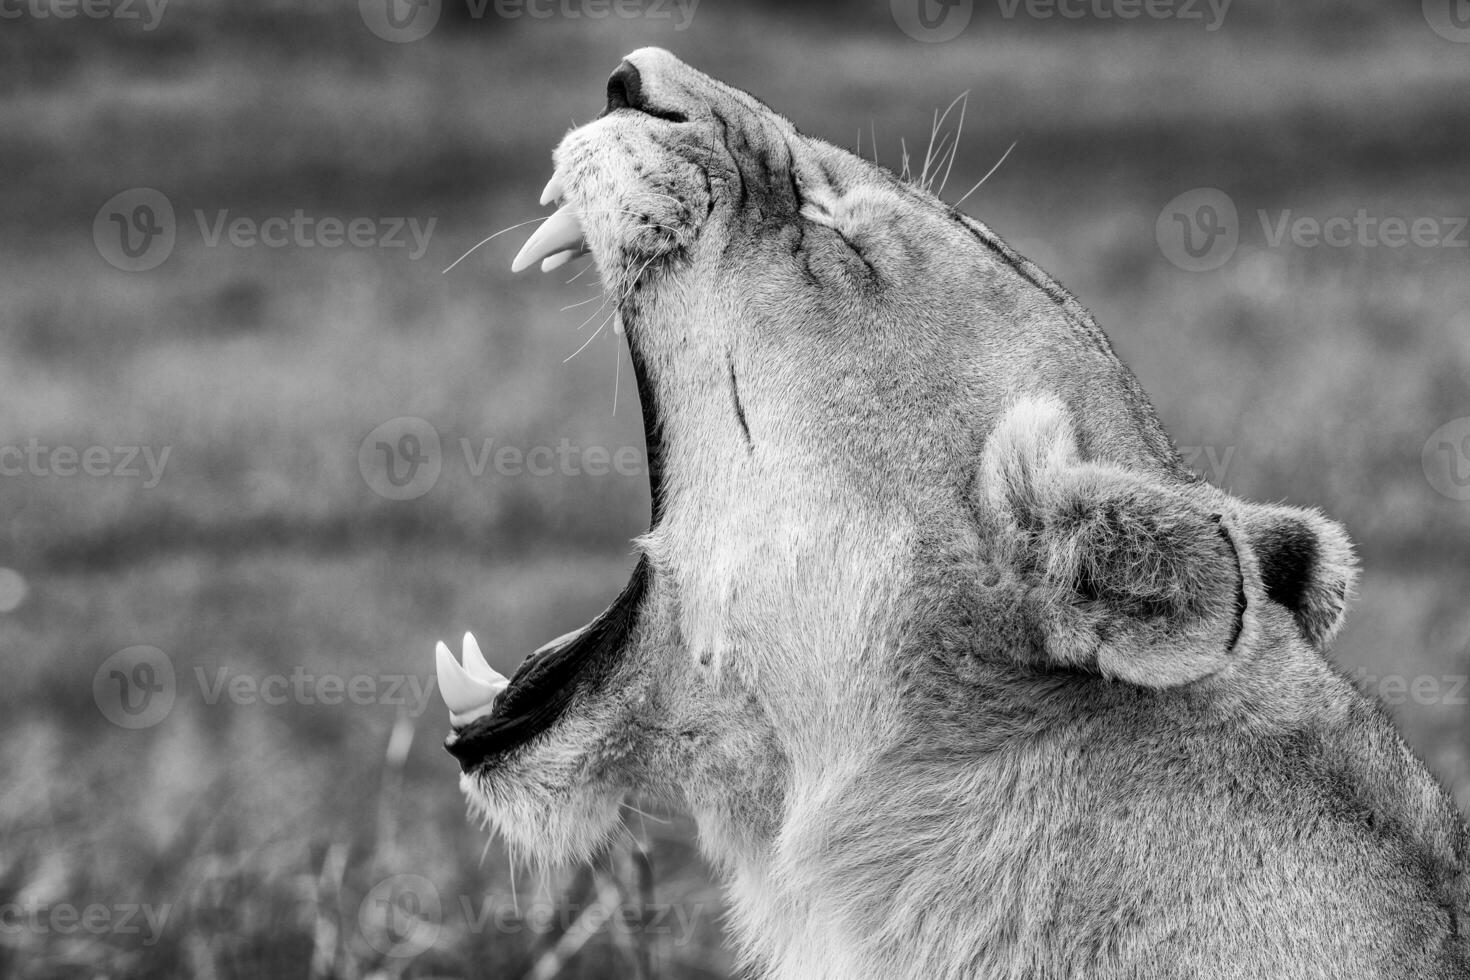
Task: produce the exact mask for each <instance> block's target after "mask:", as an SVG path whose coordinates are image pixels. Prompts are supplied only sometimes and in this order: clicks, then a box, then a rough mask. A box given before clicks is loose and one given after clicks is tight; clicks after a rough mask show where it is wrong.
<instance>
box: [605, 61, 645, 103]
mask: <svg viewBox="0 0 1470 980" xmlns="http://www.w3.org/2000/svg"><path fill="white" fill-rule="evenodd" d="M642 108H643V76H642V75H640V74H638V69H637V68H635V67H634V66H633V63H632V62H631V61H625V62H623V63H622V64H621V65H618V68H617V70H616V71H614V72H613V73H612V75H611V76H609V78H608V80H607V111H608V112H612V111H614V110H616V109H638V110H641V109H642Z"/></svg>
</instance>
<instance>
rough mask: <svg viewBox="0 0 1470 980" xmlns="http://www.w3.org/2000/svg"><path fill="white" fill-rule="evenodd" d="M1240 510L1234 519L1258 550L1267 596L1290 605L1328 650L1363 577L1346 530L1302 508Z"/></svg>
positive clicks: (1313, 639) (1312, 638) (1244, 505)
mask: <svg viewBox="0 0 1470 980" xmlns="http://www.w3.org/2000/svg"><path fill="white" fill-rule="evenodd" d="M1237 507H1238V510H1237V512H1236V515H1235V520H1236V523H1237V524H1238V525H1239V526H1240V528H1241V529H1242V532H1243V533H1244V535H1245V537H1246V540H1247V541H1248V542H1249V544H1250V548H1251V550H1252V551H1254V552H1255V555H1256V560H1257V562H1258V563H1259V565H1260V569H1261V585H1262V587H1263V589H1264V590H1265V594H1266V598H1268V599H1270V600H1271V601H1272V602H1276V603H1279V604H1280V605H1282V606H1285V607H1286V609H1287V610H1289V611H1290V612H1291V614H1292V616H1293V617H1295V619H1296V621H1297V625H1298V626H1300V627H1301V630H1302V633H1303V634H1304V635H1305V636H1306V638H1307V639H1308V641H1310V642H1311V644H1312V645H1313V646H1315V647H1316V648H1317V649H1319V650H1322V649H1325V648H1326V647H1327V645H1328V644H1329V643H1331V642H1332V638H1333V637H1334V636H1336V635H1337V632H1338V630H1339V629H1341V628H1342V623H1343V619H1344V618H1345V616H1346V613H1347V604H1348V600H1349V598H1350V597H1351V596H1352V592H1353V586H1354V585H1355V584H1356V582H1357V578H1358V561H1357V556H1356V555H1354V554H1353V545H1352V541H1351V540H1350V539H1349V538H1348V535H1347V531H1346V530H1344V529H1343V527H1342V525H1341V524H1338V523H1337V522H1336V521H1332V520H1329V519H1328V518H1326V517H1324V516H1323V515H1322V514H1321V513H1319V512H1317V511H1315V510H1309V509H1306V508H1302V507H1286V506H1281V505H1267V504H1250V503H1237Z"/></svg>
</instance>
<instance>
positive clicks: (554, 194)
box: [541, 170, 567, 205]
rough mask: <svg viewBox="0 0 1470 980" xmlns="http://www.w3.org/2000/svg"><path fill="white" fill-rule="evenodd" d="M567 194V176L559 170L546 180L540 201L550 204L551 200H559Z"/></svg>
mask: <svg viewBox="0 0 1470 980" xmlns="http://www.w3.org/2000/svg"><path fill="white" fill-rule="evenodd" d="M566 196H567V178H566V175H565V174H563V173H562V172H561V171H560V170H558V171H557V172H556V173H554V174H552V175H551V179H550V180H548V181H547V182H546V190H544V191H542V192H541V203H542V204H543V205H546V204H550V203H551V202H552V201H560V200H561V199H562V198H564V197H566Z"/></svg>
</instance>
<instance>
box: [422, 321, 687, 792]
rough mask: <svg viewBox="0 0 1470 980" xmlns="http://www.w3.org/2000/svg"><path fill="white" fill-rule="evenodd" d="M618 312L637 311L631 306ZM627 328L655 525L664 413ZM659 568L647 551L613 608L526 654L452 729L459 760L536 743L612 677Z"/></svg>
mask: <svg viewBox="0 0 1470 980" xmlns="http://www.w3.org/2000/svg"><path fill="white" fill-rule="evenodd" d="M619 315H625V316H631V315H633V314H632V312H631V311H625V312H623V313H620V314H619ZM625 333H627V335H628V337H629V343H628V349H629V351H630V352H631V356H632V360H633V373H634V377H635V379H636V381H637V386H638V398H639V401H640V403H641V406H642V412H643V434H644V442H645V444H646V446H647V453H648V479H649V490H650V496H651V498H652V515H651V519H650V521H649V527H650V528H654V527H657V526H658V523H659V521H660V519H661V518H662V516H663V506H664V500H663V453H662V443H661V442H660V438H659V431H660V426H659V417H658V412H657V411H656V407H655V406H656V403H655V402H654V399H653V387H652V385H651V383H650V380H649V377H648V370H647V365H646V363H645V361H644V359H643V357H642V356H641V354H640V353H639V351H638V348H637V345H635V344H634V343H633V342H632V336H631V332H626V331H625ZM652 574H653V571H652V567H651V565H650V564H649V560H648V557H647V556H646V555H645V556H643V557H642V558H640V559H639V561H638V565H637V567H636V568H634V570H633V575H632V577H631V578H630V579H629V580H628V584H627V585H625V586H624V587H623V590H622V592H620V593H619V594H618V597H617V598H616V599H614V600H613V602H612V604H611V605H610V606H608V608H607V609H606V610H604V611H603V612H602V613H601V614H600V615H599V616H598V617H597V618H596V619H594V620H593V621H592V622H591V623H589V624H588V625H587V626H586V627H585V628H583V629H582V630H581V632H579V633H578V634H577V635H576V636H574V637H573V638H572V639H571V640H569V641H568V642H567V643H566V644H565V645H564V646H562V647H559V648H557V649H553V650H548V651H546V652H545V653H543V654H541V655H539V656H533V657H530V658H528V659H526V660H525V661H523V662H522V663H521V665H520V667H519V668H517V669H516V672H515V673H514V674H513V675H512V676H511V681H510V686H509V687H507V688H506V690H505V691H504V693H502V694H501V695H500V699H501V700H500V703H499V704H497V705H496V706H495V710H494V711H493V712H492V713H491V714H489V715H487V716H485V717H484V718H480V719H477V720H475V721H473V722H471V723H470V724H468V725H466V726H465V727H463V728H461V729H459V730H457V731H454V732H451V733H450V734H449V736H448V737H447V738H446V739H445V740H444V748H445V749H446V750H447V751H448V752H449V753H450V754H451V755H453V756H454V757H455V758H456V759H458V760H459V763H460V768H461V769H462V770H463V771H464V772H467V773H468V772H472V771H473V770H475V769H476V768H478V767H479V766H481V765H483V764H484V763H485V762H487V761H489V760H490V759H492V758H495V757H498V756H503V755H505V754H507V753H509V752H511V751H513V750H515V749H517V748H520V747H522V746H524V745H526V744H528V743H530V742H531V741H532V740H534V739H535V738H536V737H537V736H538V735H541V734H542V733H544V732H545V731H547V730H548V729H549V728H551V727H552V726H553V725H554V724H555V723H556V722H557V720H558V719H560V718H561V717H562V715H563V714H564V713H565V712H566V709H567V707H568V706H569V705H570V704H571V702H572V699H573V698H574V697H575V696H576V694H577V693H578V691H580V690H583V689H585V688H588V687H596V686H599V685H600V684H602V683H604V682H605V681H606V680H607V678H608V676H609V675H610V674H611V672H612V668H613V667H614V666H615V665H616V664H617V661H618V659H619V658H620V657H621V656H622V654H623V653H624V651H625V650H626V649H627V647H628V643H629V641H630V640H631V637H632V634H633V630H634V628H635V626H636V624H637V620H638V617H639V614H640V612H641V611H642V606H643V600H644V597H645V596H646V595H647V593H648V588H649V579H650V578H651V577H652ZM547 692H550V693H549V694H548V693H547Z"/></svg>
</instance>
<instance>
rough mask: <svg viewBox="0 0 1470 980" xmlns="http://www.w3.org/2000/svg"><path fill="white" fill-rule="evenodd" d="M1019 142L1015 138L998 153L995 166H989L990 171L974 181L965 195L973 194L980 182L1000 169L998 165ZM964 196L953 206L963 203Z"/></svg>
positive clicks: (1004, 160)
mask: <svg viewBox="0 0 1470 980" xmlns="http://www.w3.org/2000/svg"><path fill="white" fill-rule="evenodd" d="M1020 142H1021V141H1020V140H1016V141H1015V142H1014V143H1012V144H1011V145H1010V146H1008V147H1006V151H1005V152H1004V153H1002V154H1001V155H1000V159H999V160H997V161H995V166H993V167H991V168H990V171H989V172H988V173H986V175H985V176H984V177H981V178H980V179H979V180H978V181H976V183H975V186H974V187H971V188H970V189H969V190H967V191H965V197H969V196H970V195H971V194H973V193H975V192H976V191H978V190H979V189H980V185H981V184H983V183H985V182H986V181H987V180H989V179H990V178H991V177H993V176H994V175H995V172H996V171H997V170H999V169H1000V165H1001V164H1003V163H1005V162H1006V158H1007V157H1009V156H1010V155H1011V151H1012V150H1014V149H1015V148H1016V144H1017V143H1020ZM965 197H962V198H960V199H959V200H958V201H955V202H954V205H953V206H954V207H959V206H960V205H961V204H964V203H965Z"/></svg>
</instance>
